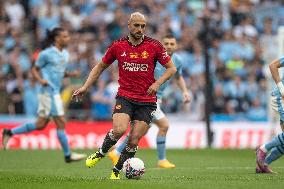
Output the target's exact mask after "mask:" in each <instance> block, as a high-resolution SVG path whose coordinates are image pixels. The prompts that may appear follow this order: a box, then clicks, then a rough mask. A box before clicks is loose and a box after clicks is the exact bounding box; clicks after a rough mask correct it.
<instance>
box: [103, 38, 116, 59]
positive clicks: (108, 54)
mask: <svg viewBox="0 0 284 189" xmlns="http://www.w3.org/2000/svg"><path fill="white" fill-rule="evenodd" d="M115 60H116V58H115V43H112V44H111V45H110V46H109V47H108V49H107V51H106V53H105V55H104V56H103V58H102V61H103V63H105V64H112V63H113V62H114V61H115Z"/></svg>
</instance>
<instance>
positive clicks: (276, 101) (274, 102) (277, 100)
mask: <svg viewBox="0 0 284 189" xmlns="http://www.w3.org/2000/svg"><path fill="white" fill-rule="evenodd" d="M271 107H272V109H273V110H274V111H275V112H276V113H277V114H279V116H280V120H281V121H284V100H283V98H281V97H279V96H271Z"/></svg>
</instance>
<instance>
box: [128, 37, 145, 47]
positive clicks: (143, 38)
mask: <svg viewBox="0 0 284 189" xmlns="http://www.w3.org/2000/svg"><path fill="white" fill-rule="evenodd" d="M126 39H127V42H128V43H129V44H130V45H131V46H134V47H137V46H139V45H141V44H142V43H143V42H144V40H145V35H143V36H142V41H141V42H140V43H138V44H136V45H134V44H132V43H131V42H130V40H129V35H128V36H127V37H126Z"/></svg>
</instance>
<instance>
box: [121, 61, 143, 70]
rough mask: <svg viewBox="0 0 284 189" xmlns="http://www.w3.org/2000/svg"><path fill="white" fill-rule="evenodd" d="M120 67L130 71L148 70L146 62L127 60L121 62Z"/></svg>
mask: <svg viewBox="0 0 284 189" xmlns="http://www.w3.org/2000/svg"><path fill="white" fill-rule="evenodd" d="M122 68H123V69H124V70H125V71H130V72H138V71H141V72H147V71H148V64H137V63H128V62H123V65H122Z"/></svg>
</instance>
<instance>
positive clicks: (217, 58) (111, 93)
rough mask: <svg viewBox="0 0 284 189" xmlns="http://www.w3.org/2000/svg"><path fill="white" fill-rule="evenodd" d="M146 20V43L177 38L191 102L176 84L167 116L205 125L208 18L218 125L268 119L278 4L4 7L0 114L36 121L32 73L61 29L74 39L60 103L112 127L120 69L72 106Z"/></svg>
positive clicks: (225, 0)
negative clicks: (134, 26)
mask: <svg viewBox="0 0 284 189" xmlns="http://www.w3.org/2000/svg"><path fill="white" fill-rule="evenodd" d="M134 11H141V12H143V13H145V14H146V15H147V16H148V26H147V35H149V36H151V37H154V38H157V39H161V37H163V36H165V35H166V34H167V33H172V34H173V35H174V36H175V37H176V38H177V40H178V44H179V47H178V49H177V52H176V53H178V54H179V55H180V56H181V57H182V60H183V67H184V70H183V74H184V77H185V79H186V83H187V85H188V88H189V89H190V93H191V95H192V101H191V103H190V104H187V105H184V104H183V103H182V94H181V93H179V92H177V91H178V90H177V85H176V83H175V81H173V82H172V84H171V87H169V88H167V90H166V91H165V94H164V101H163V106H162V108H163V110H164V111H165V112H167V113H179V114H184V115H187V116H190V117H192V118H193V119H196V120H201V119H203V117H204V103H205V97H204V89H205V75H204V72H205V66H204V58H203V49H204V47H203V41H204V37H203V36H202V33H203V30H204V26H205V24H204V20H205V18H209V23H208V29H209V31H210V43H209V46H208V48H209V55H210V72H211V81H212V84H213V89H212V94H213V99H212V104H213V107H212V111H213V112H214V116H213V117H214V119H216V120H234V119H249V120H263V119H266V118H267V101H268V95H269V93H268V90H269V89H268V86H270V85H268V84H267V82H268V79H267V75H266V73H268V71H267V70H266V69H267V63H269V61H271V60H272V59H273V58H276V57H278V54H277V51H276V50H275V44H276V43H277V41H276V34H277V29H278V27H279V26H280V25H284V1H276V0H275V1H273V0H231V1H230V0H207V1H205V0H204V1H197V0H175V1H172V0H135V1H127V0H113V1H107V0H78V1H77V0H6V1H1V3H0V28H1V29H0V39H1V40H0V97H1V98H0V114H11V115H13V114H26V115H28V116H33V115H36V111H37V103H38V102H37V91H38V85H39V84H38V83H37V82H36V81H35V80H34V79H33V77H32V75H31V73H30V68H31V66H32V64H33V63H34V61H35V60H36V58H37V55H38V53H39V52H40V50H41V49H42V48H43V46H44V39H45V36H46V30H47V29H51V28H53V27H55V26H59V25H60V26H63V27H64V28H66V29H68V30H69V31H70V34H71V42H70V45H69V47H68V50H69V52H70V63H69V68H68V69H69V70H80V72H81V76H80V77H78V78H75V79H67V78H66V79H65V80H64V84H63V86H64V87H63V89H62V96H63V100H64V103H65V107H66V109H68V111H66V113H67V116H68V118H70V119H82V120H109V119H111V113H112V106H113V103H114V97H115V94H116V90H117V87H118V84H117V82H116V79H117V70H116V69H115V66H113V67H111V68H110V69H108V70H107V71H106V72H104V73H103V75H102V77H100V80H99V81H98V82H97V83H96V84H95V85H94V86H93V88H92V89H91V90H90V92H89V94H88V95H87V96H85V98H84V99H83V101H81V102H75V101H71V94H72V92H73V91H74V89H75V88H78V86H79V85H80V84H81V83H82V82H83V81H84V80H85V79H86V76H87V75H88V73H89V71H90V70H91V68H92V67H93V66H94V65H95V64H96V63H97V62H98V61H99V60H100V59H101V57H102V56H103V53H104V52H105V50H106V48H107V46H108V45H109V44H110V43H111V42H112V41H113V40H115V39H118V38H119V37H121V36H123V35H125V34H127V20H128V16H129V14H130V13H132V12H134Z"/></svg>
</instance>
